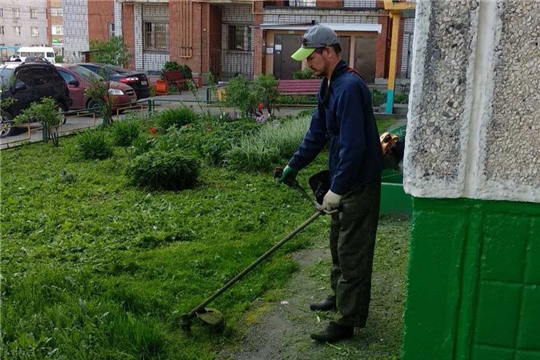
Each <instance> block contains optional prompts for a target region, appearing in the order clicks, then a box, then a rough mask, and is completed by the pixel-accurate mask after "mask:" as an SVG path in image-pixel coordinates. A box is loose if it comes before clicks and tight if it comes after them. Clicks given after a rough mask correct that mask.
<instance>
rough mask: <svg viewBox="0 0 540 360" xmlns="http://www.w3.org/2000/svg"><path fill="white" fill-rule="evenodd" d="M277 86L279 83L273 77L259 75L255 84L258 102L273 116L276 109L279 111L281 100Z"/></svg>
mask: <svg viewBox="0 0 540 360" xmlns="http://www.w3.org/2000/svg"><path fill="white" fill-rule="evenodd" d="M277 85H278V81H277V79H276V78H275V77H274V76H273V75H265V74H261V75H258V76H257V77H256V78H255V83H254V84H253V88H254V91H255V97H256V99H257V101H259V102H261V103H262V104H263V105H264V107H265V108H266V109H267V110H268V113H269V114H270V115H273V111H274V109H277V110H279V108H278V107H277V103H278V100H279V91H278V89H277Z"/></svg>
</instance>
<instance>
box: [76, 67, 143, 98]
mask: <svg viewBox="0 0 540 360" xmlns="http://www.w3.org/2000/svg"><path fill="white" fill-rule="evenodd" d="M77 65H79V66H82V67H84V68H86V69H88V70H91V71H93V72H95V73H96V74H99V75H101V76H103V77H106V78H107V80H112V81H118V82H121V83H124V84H127V85H129V86H131V87H132V88H133V90H135V93H137V99H139V100H140V99H146V98H147V97H149V96H150V86H149V84H148V78H147V77H146V74H145V73H144V72H136V71H132V70H128V69H123V68H121V67H118V66H114V65H106V64H96V63H79V64H77Z"/></svg>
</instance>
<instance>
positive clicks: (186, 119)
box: [157, 107, 198, 132]
mask: <svg viewBox="0 0 540 360" xmlns="http://www.w3.org/2000/svg"><path fill="white" fill-rule="evenodd" d="M197 118H198V115H197V114H196V113H195V111H193V110H192V109H191V108H187V107H180V108H174V109H167V110H165V111H162V112H160V113H159V116H158V120H157V125H158V128H159V129H160V130H161V131H163V132H166V131H167V130H168V129H169V128H170V127H172V126H174V127H176V128H179V127H181V126H184V125H187V124H192V123H194V122H195V121H196V120H197Z"/></svg>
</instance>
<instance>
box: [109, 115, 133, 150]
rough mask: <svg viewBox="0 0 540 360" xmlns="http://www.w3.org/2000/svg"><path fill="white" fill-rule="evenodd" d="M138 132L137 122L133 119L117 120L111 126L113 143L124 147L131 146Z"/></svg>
mask: <svg viewBox="0 0 540 360" xmlns="http://www.w3.org/2000/svg"><path fill="white" fill-rule="evenodd" d="M139 134H140V129H139V124H138V123H137V122H135V121H134V120H124V121H117V122H115V123H114V124H113V126H112V128H111V136H112V142H113V144H114V145H115V146H120V147H124V148H126V147H128V146H131V144H132V143H133V140H135V139H136V138H138V137H139Z"/></svg>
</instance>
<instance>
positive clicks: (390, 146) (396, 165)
mask: <svg viewBox="0 0 540 360" xmlns="http://www.w3.org/2000/svg"><path fill="white" fill-rule="evenodd" d="M380 139H381V149H382V154H383V158H384V166H385V168H387V169H394V170H400V166H401V163H402V162H403V153H404V152H405V139H404V138H400V137H399V136H397V135H395V134H391V133H389V132H385V133H383V134H382V135H381V137H380Z"/></svg>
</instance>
